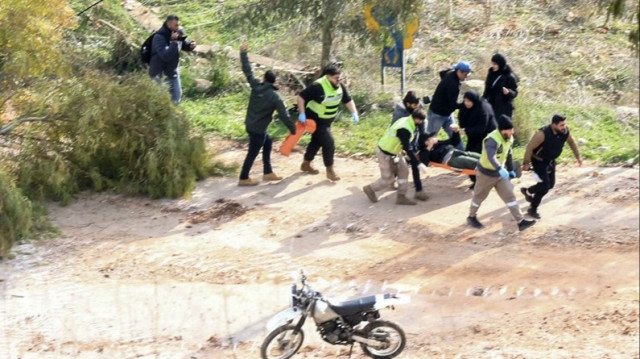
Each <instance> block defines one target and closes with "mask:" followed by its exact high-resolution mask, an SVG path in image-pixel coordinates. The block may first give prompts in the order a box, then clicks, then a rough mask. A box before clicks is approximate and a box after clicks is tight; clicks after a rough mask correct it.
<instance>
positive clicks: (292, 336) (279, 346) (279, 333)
mask: <svg viewBox="0 0 640 359" xmlns="http://www.w3.org/2000/svg"><path fill="white" fill-rule="evenodd" d="M295 328H296V327H295V326H293V325H283V326H281V327H278V328H276V329H274V330H273V331H272V332H271V333H269V335H267V337H266V338H265V339H264V342H263V343H262V347H261V348H260V355H261V356H262V359H289V358H291V357H292V356H293V355H294V354H295V353H297V352H298V350H299V349H300V347H301V346H302V342H303V341H304V332H303V331H302V330H299V331H298V333H294V330H295Z"/></svg>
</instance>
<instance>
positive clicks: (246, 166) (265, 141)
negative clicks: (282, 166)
mask: <svg viewBox="0 0 640 359" xmlns="http://www.w3.org/2000/svg"><path fill="white" fill-rule="evenodd" d="M247 133H248V134H249V152H247V157H245V159H244V163H243V164H242V172H240V179H241V180H242V179H247V178H249V171H251V167H252V166H253V162H254V161H255V160H256V157H258V154H259V153H260V150H262V162H263V164H264V172H263V173H264V174H269V173H271V172H273V169H272V168H271V147H272V144H273V143H272V142H271V137H269V135H268V134H267V133H261V134H257V133H251V132H248V131H247Z"/></svg>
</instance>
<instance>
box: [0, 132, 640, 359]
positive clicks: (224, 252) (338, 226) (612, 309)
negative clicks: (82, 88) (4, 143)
mask: <svg viewBox="0 0 640 359" xmlns="http://www.w3.org/2000/svg"><path fill="white" fill-rule="evenodd" d="M214 145H215V147H216V148H224V149H226V150H225V151H226V152H224V153H221V154H220V156H219V157H220V158H221V159H223V160H225V161H229V162H240V161H241V160H242V158H243V156H244V149H242V148H238V147H237V146H234V145H233V144H229V143H226V142H222V141H217V142H216V143H215V144H214ZM300 157H301V155H300V153H294V154H293V155H292V156H291V158H285V157H282V156H280V155H278V154H275V155H274V165H275V168H276V170H277V172H279V173H281V174H283V175H285V176H287V177H286V178H285V179H284V180H283V181H281V182H279V183H263V184H260V185H259V186H257V187H253V188H239V187H237V186H236V179H233V178H211V179H208V180H206V181H203V182H201V183H199V185H198V187H197V189H196V190H195V191H194V192H193V196H192V198H190V199H181V200H158V201H151V200H148V199H141V198H140V199H131V198H123V197H121V196H117V195H110V194H92V193H86V194H83V195H81V196H79V198H78V199H77V200H76V201H75V202H74V203H72V204H71V205H69V206H67V207H59V206H57V205H55V204H52V205H50V206H49V212H50V217H51V218H52V220H53V221H54V222H55V223H56V224H57V225H58V226H59V227H60V228H61V230H62V233H63V235H62V236H61V237H59V238H55V239H52V240H44V241H38V242H33V243H30V244H24V245H21V246H19V247H18V248H17V249H16V258H15V259H13V260H9V261H4V262H0V303H1V304H0V316H2V317H3V320H2V321H0V357H2V358H5V357H8V358H94V357H95V358H243V359H244V358H257V357H258V347H259V345H260V342H261V340H262V339H263V338H264V336H265V332H264V329H263V328H264V324H265V322H266V320H267V319H268V318H269V317H270V316H271V315H273V314H274V313H276V312H277V311H279V310H281V309H283V308H284V307H285V306H286V304H287V302H288V298H287V291H288V285H289V284H290V282H291V279H290V273H291V272H292V271H296V270H299V269H300V268H304V269H305V270H306V272H308V274H309V278H310V280H311V281H312V282H313V283H315V284H316V287H317V289H322V290H323V291H324V292H325V294H329V295H331V296H334V297H337V298H344V299H346V298H350V297H353V296H357V295H362V294H363V293H374V292H378V291H391V292H396V291H401V292H404V293H408V294H411V296H412V302H411V304H409V305H407V306H405V307H402V308H397V310H396V311H393V312H383V316H384V317H386V318H389V319H392V320H394V321H397V322H398V323H400V324H401V325H402V327H403V328H405V330H406V331H407V335H408V339H409V343H408V346H407V349H406V350H405V353H404V354H403V355H401V356H400V358H405V359H406V358H586V357H588V358H638V355H639V354H638V345H639V340H638V303H639V285H638V281H639V275H638V265H639V260H638V233H639V232H638V229H639V226H638V218H639V214H638V170H637V169H622V168H597V169H596V168H586V167H585V168H573V167H561V168H560V169H559V171H558V177H559V178H558V187H557V188H556V189H554V190H553V191H552V192H551V193H550V195H549V196H548V198H545V201H544V204H543V206H542V207H541V211H540V212H541V214H542V216H543V220H542V221H540V222H539V223H538V224H537V225H536V226H534V227H533V228H531V229H529V230H527V231H525V232H523V233H519V232H517V229H516V226H515V223H514V222H513V221H512V220H511V218H510V217H509V214H508V211H507V210H506V209H505V207H504V205H503V204H502V203H501V202H500V200H499V198H498V197H497V196H496V195H495V194H492V195H491V196H490V197H489V199H488V200H487V201H486V202H485V204H483V206H482V208H481V211H480V220H481V221H483V222H484V223H485V224H486V225H487V228H486V229H484V230H481V231H476V230H472V229H470V228H468V227H466V226H465V225H464V219H465V216H466V211H467V209H468V205H469V200H470V197H471V193H470V192H468V191H466V190H465V189H466V186H467V185H468V183H467V180H466V179H465V178H464V177H457V176H455V175H453V174H451V173H448V172H444V171H441V170H437V169H431V170H430V172H429V175H428V176H427V177H426V178H424V180H423V181H424V183H425V185H426V189H427V191H428V192H429V193H430V195H431V198H430V200H429V201H427V202H424V203H420V204H419V205H418V206H415V207H396V206H395V204H394V203H393V196H392V193H389V195H388V196H386V197H383V198H382V199H381V201H380V202H379V203H377V204H375V205H374V204H372V203H370V202H369V201H368V200H367V198H366V196H365V195H364V194H363V193H362V192H361V190H360V188H361V187H362V185H363V184H366V183H368V182H369V181H373V180H374V179H375V178H376V176H377V167H376V163H375V162H374V161H373V160H369V159H365V160H362V159H356V158H340V159H338V160H337V163H336V168H337V169H338V170H339V174H340V175H341V176H343V180H342V181H340V182H338V183H331V182H329V181H327V180H326V179H324V177H323V175H318V176H307V175H302V174H300V173H299V172H297V167H298V166H299V161H300ZM316 162H318V161H316ZM260 168H261V164H260V163H256V165H255V166H254V171H253V173H254V176H256V177H259V172H260ZM530 181H532V178H527V177H525V178H523V179H522V180H518V181H516V186H517V187H519V186H520V185H522V184H526V183H529V182H530ZM410 194H411V193H410ZM520 200H521V205H522V207H523V208H524V207H525V202H524V199H522V198H520ZM305 331H306V334H307V340H306V345H305V347H304V348H303V350H302V352H301V353H300V354H299V355H297V356H296V357H299V358H335V357H337V355H338V352H337V349H339V348H336V347H331V346H325V345H324V344H323V343H322V342H321V340H320V339H319V337H318V335H317V334H316V333H314V331H315V330H314V328H313V327H312V326H306V327H305ZM342 349H344V348H342ZM344 353H346V351H343V354H344ZM3 354H6V355H3ZM296 357H294V358H296ZM363 357H364V356H363V355H362V354H361V352H360V350H359V349H358V350H357V351H356V354H355V355H354V358H363Z"/></svg>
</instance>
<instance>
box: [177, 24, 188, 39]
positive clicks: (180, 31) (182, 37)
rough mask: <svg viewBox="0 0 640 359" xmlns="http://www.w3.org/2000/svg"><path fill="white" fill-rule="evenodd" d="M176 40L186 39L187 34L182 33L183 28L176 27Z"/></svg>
mask: <svg viewBox="0 0 640 359" xmlns="http://www.w3.org/2000/svg"><path fill="white" fill-rule="evenodd" d="M177 33H178V39H177V40H178V41H184V40H186V39H187V34H185V33H184V29H183V28H182V26H181V27H179V28H178V31H177Z"/></svg>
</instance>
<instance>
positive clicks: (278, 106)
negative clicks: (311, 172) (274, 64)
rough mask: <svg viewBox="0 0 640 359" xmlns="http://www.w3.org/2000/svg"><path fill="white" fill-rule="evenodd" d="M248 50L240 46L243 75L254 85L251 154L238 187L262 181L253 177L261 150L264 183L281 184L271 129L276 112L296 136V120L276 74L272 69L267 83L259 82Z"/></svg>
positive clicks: (249, 114)
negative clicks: (273, 161)
mask: <svg viewBox="0 0 640 359" xmlns="http://www.w3.org/2000/svg"><path fill="white" fill-rule="evenodd" d="M247 50H248V47H247V45H246V44H242V46H240V61H241V63H242V72H244V75H245V76H246V77H247V81H249V85H251V95H250V97H249V106H248V108H247V117H246V118H245V121H244V122H245V128H246V130H247V133H248V134H249V152H248V153H247V157H246V158H245V160H244V164H243V165H242V172H240V180H239V181H238V186H255V185H257V184H258V183H259V182H258V181H255V180H252V179H251V178H249V171H251V167H252V166H253V162H254V161H255V159H256V157H257V156H258V153H260V149H262V162H263V164H264V170H263V173H264V175H263V177H262V178H263V180H265V181H279V180H281V179H282V177H280V176H278V175H276V174H275V173H273V169H272V168H271V147H272V142H271V138H270V137H269V134H268V133H267V127H268V126H269V124H270V123H271V119H272V116H273V111H276V110H277V111H278V117H279V118H280V120H281V121H282V123H284V124H285V125H286V126H287V128H288V129H289V131H290V132H291V133H292V134H295V133H296V126H295V125H294V121H293V120H292V119H291V118H290V117H289V113H288V112H287V107H286V106H285V104H284V101H282V98H281V97H280V95H279V94H278V92H277V90H278V88H277V87H276V86H275V82H276V74H275V73H274V72H273V71H271V70H269V71H267V72H265V74H264V81H263V82H259V81H258V80H257V79H256V78H255V77H254V76H253V71H252V70H251V64H250V63H249V56H248V55H247Z"/></svg>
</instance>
